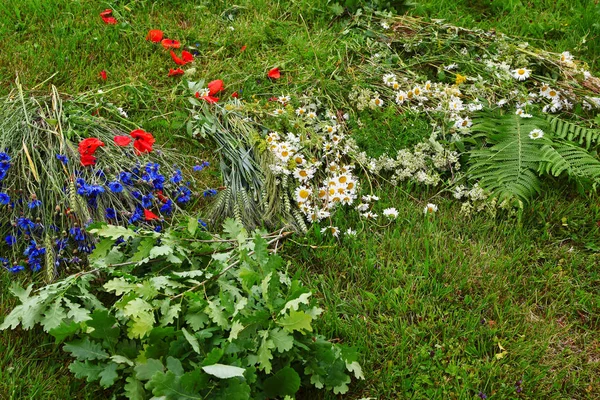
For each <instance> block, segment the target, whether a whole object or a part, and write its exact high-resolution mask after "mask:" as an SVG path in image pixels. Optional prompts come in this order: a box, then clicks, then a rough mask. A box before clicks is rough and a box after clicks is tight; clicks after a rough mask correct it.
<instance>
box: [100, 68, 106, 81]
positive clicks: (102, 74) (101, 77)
mask: <svg viewBox="0 0 600 400" xmlns="http://www.w3.org/2000/svg"><path fill="white" fill-rule="evenodd" d="M98 75H100V79H102V80H103V81H105V80H106V71H104V70H102V71H100V73H99V74H98Z"/></svg>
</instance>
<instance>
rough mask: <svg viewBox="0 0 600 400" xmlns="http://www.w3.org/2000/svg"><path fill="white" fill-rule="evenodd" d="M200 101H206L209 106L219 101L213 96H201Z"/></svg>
mask: <svg viewBox="0 0 600 400" xmlns="http://www.w3.org/2000/svg"><path fill="white" fill-rule="evenodd" d="M200 98H201V99H202V100H204V101H206V102H207V103H209V104H215V103H217V102H218V101H219V99H218V98H217V97H214V96H202V97H200Z"/></svg>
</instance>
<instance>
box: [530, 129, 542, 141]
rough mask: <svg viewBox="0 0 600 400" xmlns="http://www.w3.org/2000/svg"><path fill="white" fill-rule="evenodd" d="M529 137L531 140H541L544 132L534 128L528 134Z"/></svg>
mask: <svg viewBox="0 0 600 400" xmlns="http://www.w3.org/2000/svg"><path fill="white" fill-rule="evenodd" d="M529 137H530V138H531V139H532V140H536V139H541V138H543V137H544V131H543V130H541V129H538V128H535V129H533V130H532V131H531V132H529Z"/></svg>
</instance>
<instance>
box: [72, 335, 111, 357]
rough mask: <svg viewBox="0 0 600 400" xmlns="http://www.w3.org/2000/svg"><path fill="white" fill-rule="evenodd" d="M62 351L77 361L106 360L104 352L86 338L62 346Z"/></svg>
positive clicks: (106, 355) (99, 346) (100, 347)
mask: <svg viewBox="0 0 600 400" xmlns="http://www.w3.org/2000/svg"><path fill="white" fill-rule="evenodd" d="M63 349H64V350H65V351H67V352H69V353H71V354H72V355H73V357H75V358H77V359H78V360H104V359H107V358H108V354H107V353H106V351H104V350H103V349H102V346H101V345H99V344H98V343H96V342H91V341H90V339H89V338H88V337H85V338H83V339H80V340H74V341H72V342H69V343H67V344H65V345H64V346H63Z"/></svg>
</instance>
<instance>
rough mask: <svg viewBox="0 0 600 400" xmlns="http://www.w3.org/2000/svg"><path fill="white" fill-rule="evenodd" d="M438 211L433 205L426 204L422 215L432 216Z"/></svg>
mask: <svg viewBox="0 0 600 400" xmlns="http://www.w3.org/2000/svg"><path fill="white" fill-rule="evenodd" d="M437 210H438V206H436V205H435V204H433V203H428V204H427V205H426V206H425V208H424V209H423V213H424V214H434V213H436V212H437Z"/></svg>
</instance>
